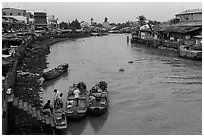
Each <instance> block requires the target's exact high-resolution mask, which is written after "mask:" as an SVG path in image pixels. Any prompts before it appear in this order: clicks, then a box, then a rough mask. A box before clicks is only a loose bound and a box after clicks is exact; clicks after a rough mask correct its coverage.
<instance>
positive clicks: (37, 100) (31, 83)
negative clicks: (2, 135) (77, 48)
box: [9, 35, 87, 135]
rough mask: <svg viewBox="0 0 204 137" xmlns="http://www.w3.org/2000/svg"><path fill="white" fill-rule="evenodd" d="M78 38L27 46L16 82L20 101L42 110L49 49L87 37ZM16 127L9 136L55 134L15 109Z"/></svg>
mask: <svg viewBox="0 0 204 137" xmlns="http://www.w3.org/2000/svg"><path fill="white" fill-rule="evenodd" d="M86 36H87V35H84V36H78V37H72V38H52V37H51V38H48V39H45V40H41V41H38V40H37V41H35V42H34V43H32V44H30V45H27V46H26V48H25V51H24V54H23V56H19V58H18V64H17V68H16V81H15V85H14V96H15V97H18V98H19V100H23V101H24V102H28V103H29V104H31V106H32V107H34V108H36V109H37V110H41V109H42V106H43V101H42V97H41V92H40V86H41V83H42V81H41V79H42V78H41V76H42V74H43V70H44V69H45V68H46V56H47V55H48V54H49V47H50V46H51V45H52V44H54V43H57V42H60V41H65V40H69V39H75V38H81V37H86ZM14 111H15V112H14V120H15V121H14V122H13V123H14V125H12V129H9V131H10V133H9V134H14V135H20V134H27V135H28V134H32V135H35V134H53V133H52V131H50V130H46V129H45V128H43V126H44V124H42V123H41V122H39V121H37V120H36V119H35V118H32V117H31V116H29V115H27V114H26V113H24V112H23V111H19V110H15V109H14Z"/></svg>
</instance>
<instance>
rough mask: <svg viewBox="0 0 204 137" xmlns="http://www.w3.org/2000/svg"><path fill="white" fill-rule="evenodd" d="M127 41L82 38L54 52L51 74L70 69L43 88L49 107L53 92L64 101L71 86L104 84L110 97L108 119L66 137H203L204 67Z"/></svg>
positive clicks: (88, 122) (71, 125) (77, 127)
mask: <svg viewBox="0 0 204 137" xmlns="http://www.w3.org/2000/svg"><path fill="white" fill-rule="evenodd" d="M127 36H129V34H109V35H107V36H102V37H88V38H81V39H76V40H68V41H64V42H60V43H56V44H54V45H52V46H51V47H50V54H49V55H48V56H47V62H48V68H47V69H51V68H53V67H55V66H58V65H59V64H60V63H69V65H70V66H69V71H68V72H67V73H64V74H63V75H62V76H60V77H58V78H56V79H53V80H51V81H47V82H44V84H43V88H44V94H43V99H44V100H45V102H46V101H47V100H48V99H52V98H53V97H54V92H53V90H54V89H55V88H57V89H59V90H60V91H61V92H63V99H64V101H65V100H66V96H67V93H68V89H69V86H70V85H72V84H73V83H77V82H80V81H83V82H85V84H86V85H87V87H88V90H90V88H91V87H92V86H93V85H94V84H96V83H97V82H99V81H101V80H104V81H106V83H107V84H108V91H109V97H110V104H109V109H108V112H107V113H106V114H104V115H102V116H99V117H94V116H90V115H87V116H86V117H85V118H83V119H81V120H78V121H69V122H68V128H67V130H66V131H64V132H63V134H71V135H74V134H78V135H80V134H82V135H92V134H93V135H116V134H117V135H146V134H149V135H155V134H162V135H169V134H170V135H176V134H190V135H192V134H202V62H199V61H192V60H187V59H183V58H179V57H177V55H176V54H175V53H173V52H171V51H168V50H158V49H151V48H147V47H144V46H142V45H137V44H132V45H131V44H130V43H127ZM130 60H132V61H133V63H132V64H129V63H128V61H130ZM120 68H124V69H125V71H123V72H120V71H118V70H119V69H120Z"/></svg>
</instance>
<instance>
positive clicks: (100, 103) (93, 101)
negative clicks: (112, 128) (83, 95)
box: [88, 81, 109, 115]
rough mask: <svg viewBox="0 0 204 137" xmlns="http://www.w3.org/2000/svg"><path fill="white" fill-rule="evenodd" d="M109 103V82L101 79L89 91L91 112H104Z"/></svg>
mask: <svg viewBox="0 0 204 137" xmlns="http://www.w3.org/2000/svg"><path fill="white" fill-rule="evenodd" d="M108 105H109V98H108V91H107V84H106V82H104V81H100V82H99V84H97V85H95V86H94V87H93V88H92V89H91V90H90V93H89V106H88V108H89V112H90V113H92V114H95V115H100V114H103V113H105V112H106V111H107V108H108Z"/></svg>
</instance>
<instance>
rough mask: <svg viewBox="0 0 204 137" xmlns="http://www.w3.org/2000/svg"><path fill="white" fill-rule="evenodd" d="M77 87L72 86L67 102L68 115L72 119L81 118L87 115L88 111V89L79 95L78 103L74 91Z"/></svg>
mask: <svg viewBox="0 0 204 137" xmlns="http://www.w3.org/2000/svg"><path fill="white" fill-rule="evenodd" d="M74 90H75V88H74V87H73V86H70V89H69V93H68V96H67V102H66V116H67V117H68V118H70V119H81V118H83V117H85V116H86V114H87V112H88V94H87V91H86V90H84V91H82V90H81V91H80V92H81V93H82V92H83V94H81V95H80V97H79V104H78V106H77V105H76V101H75V99H74V94H73V92H74Z"/></svg>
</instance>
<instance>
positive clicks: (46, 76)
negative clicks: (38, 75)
mask: <svg viewBox="0 0 204 137" xmlns="http://www.w3.org/2000/svg"><path fill="white" fill-rule="evenodd" d="M68 67H69V64H61V65H59V66H58V67H56V68H53V69H51V70H49V71H47V72H44V73H43V78H44V79H45V80H49V79H53V78H55V77H57V76H59V75H61V74H62V73H64V72H66V71H67V70H68Z"/></svg>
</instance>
